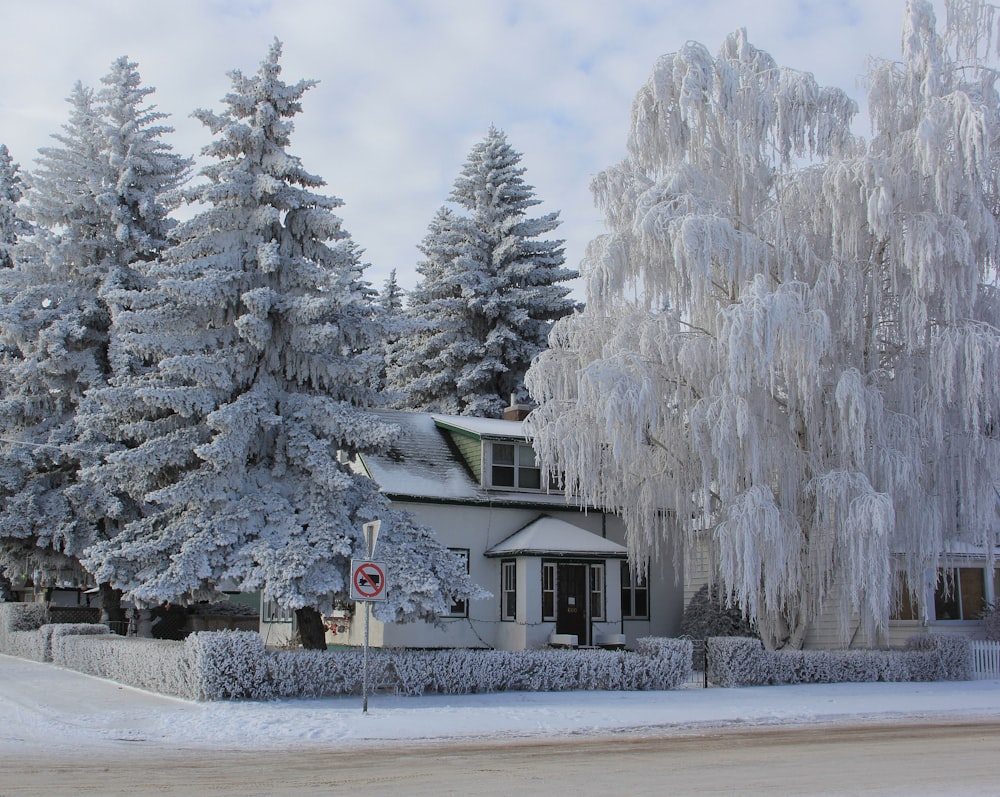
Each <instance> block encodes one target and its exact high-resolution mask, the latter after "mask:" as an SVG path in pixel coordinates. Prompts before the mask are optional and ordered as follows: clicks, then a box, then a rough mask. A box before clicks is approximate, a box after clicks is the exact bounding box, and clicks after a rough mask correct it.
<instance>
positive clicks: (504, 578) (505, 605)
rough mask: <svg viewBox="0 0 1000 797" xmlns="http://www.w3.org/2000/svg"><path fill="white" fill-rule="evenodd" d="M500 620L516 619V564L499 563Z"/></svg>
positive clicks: (510, 562)
mask: <svg viewBox="0 0 1000 797" xmlns="http://www.w3.org/2000/svg"><path fill="white" fill-rule="evenodd" d="M500 619H501V620H516V619H517V562H515V561H514V560H513V559H508V560H505V561H503V562H501V563H500Z"/></svg>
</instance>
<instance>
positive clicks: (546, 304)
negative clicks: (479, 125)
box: [389, 127, 578, 416]
mask: <svg viewBox="0 0 1000 797" xmlns="http://www.w3.org/2000/svg"><path fill="white" fill-rule="evenodd" d="M520 161H521V154H520V153H518V152H516V151H515V150H514V149H513V148H512V147H511V146H510V145H509V144H508V143H507V137H506V135H505V134H504V133H503V132H502V131H500V130H498V129H496V128H494V127H491V128H490V130H489V133H488V134H487V136H486V138H485V139H484V140H483V141H482V142H480V143H478V144H476V146H475V147H473V149H472V152H471V153H470V155H469V159H468V161H467V162H466V164H465V165H464V167H463V168H462V172H461V174H460V175H459V177H458V178H457V179H456V181H455V185H454V190H453V191H452V194H451V200H452V201H453V202H455V203H456V204H458V205H459V206H460V207H461V208H462V209H463V210H464V211H465V213H464V214H457V213H453V212H451V211H449V210H448V209H442V210H441V211H439V212H438V213H437V214H436V215H435V217H434V219H433V220H432V221H431V224H430V226H429V228H428V234H427V236H426V237H425V239H424V241H423V243H422V245H421V247H420V249H421V252H422V253H423V254H424V256H425V257H426V260H424V261H422V262H421V263H420V264H419V265H418V267H417V271H418V273H420V275H421V276H422V281H421V283H420V285H418V286H417V288H416V289H415V290H414V291H413V292H412V293H411V294H410V301H409V304H408V313H409V315H410V316H411V318H413V319H414V320H415V321H416V322H417V324H418V325H419V327H422V328H423V333H422V334H419V335H418V336H417V337H416V338H415V339H410V338H408V339H407V341H406V346H405V349H401V348H400V347H397V350H396V351H395V352H393V353H392V355H391V357H390V367H389V384H390V387H392V388H394V389H396V390H400V391H402V392H404V393H406V394H407V396H408V397H407V399H406V400H405V401H404V402H403V403H404V404H405V406H407V407H411V408H414V409H424V410H434V411H439V412H449V413H458V414H463V415H481V416H499V415H500V414H501V412H502V410H503V408H504V407H505V406H507V404H508V402H509V401H510V398H511V396H512V395H513V396H514V397H515V398H516V399H517V400H518V401H520V400H524V399H526V398H527V393H526V391H525V389H524V374H525V372H526V371H527V369H528V365H529V364H530V363H531V361H532V359H533V358H534V357H535V355H537V354H538V353H539V352H540V351H542V350H543V349H544V348H545V347H546V345H547V338H548V333H549V329H550V327H551V324H552V322H553V321H555V320H556V319H558V318H561V317H563V316H565V315H567V314H568V313H570V312H572V310H573V307H574V302H573V300H572V299H570V298H569V291H570V289H569V288H568V287H567V286H566V285H565V284H564V283H565V282H566V281H567V280H570V279H574V278H575V277H577V276H578V274H577V272H575V271H573V270H571V269H567V268H564V267H563V263H564V258H563V249H562V241H556V240H539V239H538V238H539V236H541V235H544V234H546V233H549V232H551V231H553V230H554V229H555V228H556V227H557V226H558V225H559V219H558V213H549V214H546V215H545V216H541V217H538V218H530V217H528V215H527V211H528V210H529V209H530V208H531V207H533V206H534V205H537V204H539V203H540V200H538V199H535V198H534V194H533V188H532V186H530V185H528V184H527V183H525V182H524V179H523V175H524V171H525V170H524V168H523V167H521V166H519V164H520Z"/></svg>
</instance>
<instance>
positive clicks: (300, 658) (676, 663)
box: [2, 604, 691, 700]
mask: <svg viewBox="0 0 1000 797" xmlns="http://www.w3.org/2000/svg"><path fill="white" fill-rule="evenodd" d="M15 605H16V604H15ZM31 605H32V604H21V606H26V607H27V606H31ZM2 619H3V628H4V631H3V640H2V641H3V643H4V647H3V652H5V653H13V655H19V656H24V657H26V658H32V659H35V660H36V661H52V662H53V663H55V664H58V665H59V666H62V667H67V668H70V669H74V670H79V671H80V672H85V673H89V674H90V675H97V676H100V677H102V678H109V679H111V680H114V681H118V682H119V683H124V684H129V685H130V686H136V687H139V688H141V689H148V690H150V691H153V692H160V693H162V694H168V695H174V696H177V697H184V698H188V699H192V700H229V699H235V698H250V699H257V700H262V699H270V698H276V697H319V696H323V695H345V694H360V693H361V683H362V677H363V668H362V657H363V652H362V651H361V650H345V651H267V650H266V649H265V648H264V642H263V640H262V639H261V638H260V634H258V633H256V632H254V631H201V632H196V633H193V634H190V635H189V636H188V637H187V639H185V640H184V641H183V642H175V641H171V640H164V639H142V638H137V637H123V636H118V635H116V634H111V633H109V632H108V629H107V627H106V626H103V625H86V624H76V623H74V624H69V623H67V624H59V625H54V624H47V625H46V624H42V625H39V622H41V623H44V620H45V615H44V612H41V613H38V612H37V610H34V609H25V610H14V611H8V612H6V613H5V614H4V615H3V618H2ZM31 626H34V628H33V630H28V629H29V628H30V627H31ZM11 628H16V629H18V630H15V631H11V630H9V629H11ZM22 629H23V630H22ZM11 640H13V649H11V648H12V642H11ZM690 666H691V642H690V640H686V639H657V638H652V637H647V638H645V639H640V640H639V642H638V645H637V650H636V651H634V652H632V651H610V650H521V651H502V650H382V649H374V650H371V651H369V656H368V686H369V690H370V691H379V690H382V691H384V690H390V691H393V692H395V693H397V694H405V695H419V694H424V693H427V692H437V693H441V694H465V693H470V692H501V691H516V690H521V691H525V690H528V691H543V692H550V691H561V690H568V689H606V690H641V689H673V688H675V687H677V686H679V685H680V684H681V683H683V681H684V680H685V679H686V678H687V675H688V673H689V671H690Z"/></svg>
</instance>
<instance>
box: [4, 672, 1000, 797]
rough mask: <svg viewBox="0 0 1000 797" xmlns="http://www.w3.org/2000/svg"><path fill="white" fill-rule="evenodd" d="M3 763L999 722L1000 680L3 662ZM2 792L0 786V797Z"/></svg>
mask: <svg viewBox="0 0 1000 797" xmlns="http://www.w3.org/2000/svg"><path fill="white" fill-rule="evenodd" d="M0 717H3V722H2V723H0V757H2V756H7V755H11V754H23V755H29V754H32V753H38V752H40V751H44V752H47V753H51V754H59V753H60V752H67V751H73V752H77V753H82V752H86V751H94V752H100V751H104V752H110V751H114V750H119V751H121V750H124V749H126V747H127V748H128V749H129V750H130V751H134V750H135V748H136V747H140V746H143V745H146V746H149V747H158V748H161V749H177V748H182V747H184V748H190V747H200V748H210V749H215V750H224V749H243V750H249V749H261V750H263V749H280V748H303V747H308V746H314V747H324V746H325V747H330V746H336V747H337V748H345V747H350V746H355V747H359V746H371V745H374V744H394V743H405V742H414V741H432V740H447V739H452V740H456V739H463V740H485V739H528V738H546V737H548V738H551V737H564V736H567V735H570V734H572V735H575V736H580V735H591V736H594V735H606V734H611V733H623V732H630V733H633V734H640V735H641V734H643V733H645V734H647V735H649V734H659V735H662V734H681V733H685V732H691V731H693V730H701V731H707V730H710V729H712V728H724V727H733V726H738V727H741V728H743V729H749V728H754V727H768V726H778V725H780V726H783V727H787V726H788V725H791V724H796V723H797V724H803V725H806V724H811V725H816V724H824V725H834V726H837V725H840V726H843V725H857V724H859V723H864V722H873V721H887V720H910V721H914V720H924V721H926V720H941V721H948V720H960V719H965V720H991V721H997V720H998V719H1000V681H950V682H948V681H942V682H934V683H845V684H798V685H791V686H765V687H753V688H743V689H718V688H710V689H679V690H673V691H665V692H601V691H594V692H550V693H541V692H514V693H500V694H482V695H424V696H421V697H400V696H393V695H384V694H375V695H371V696H370V697H369V700H368V713H367V714H363V713H362V705H361V698H360V697H359V696H356V697H336V698H320V699H312V700H274V701H264V702H256V701H220V702H214V703H194V702H191V701H187V700H180V699H177V698H170V697H164V696H162V695H156V694H153V693H151V692H146V691H142V690H139V689H133V688H131V687H123V686H120V685H119V684H117V683H115V682H113V681H107V680H104V679H101V678H95V677H92V676H89V675H83V674H81V673H77V672H73V671H71V670H65V669H62V668H60V667H57V666H55V665H54V664H41V663H38V662H33V661H27V660H25V659H19V658H14V657H12V656H4V655H0ZM2 788H3V783H0V789H2Z"/></svg>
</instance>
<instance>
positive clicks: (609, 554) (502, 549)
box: [486, 515, 628, 559]
mask: <svg viewBox="0 0 1000 797" xmlns="http://www.w3.org/2000/svg"><path fill="white" fill-rule="evenodd" d="M486 556H494V557H496V556H596V557H600V558H602V559H624V558H626V557H627V556H628V549H626V548H625V546H624V545H619V544H618V543H617V542H612V541H611V540H609V539H606V538H605V537H601V536H599V535H597V534H594V533H592V532H589V531H587V530H586V529H581V528H580V527H579V526H574V525H573V524H572V523H567V522H566V521H565V520H559V519H558V518H554V517H549V516H548V515H542V516H541V517H540V518H538V519H537V520H533V521H532V522H531V523H529V524H528V525H527V526H525V527H524V528H523V529H521V530H520V531H517V532H515V533H514V534H512V535H511V536H509V537H508V538H507V539H505V540H504V541H503V542H499V543H497V544H496V545H494V546H493V547H492V548H490V549H489V550H488V551H486Z"/></svg>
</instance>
